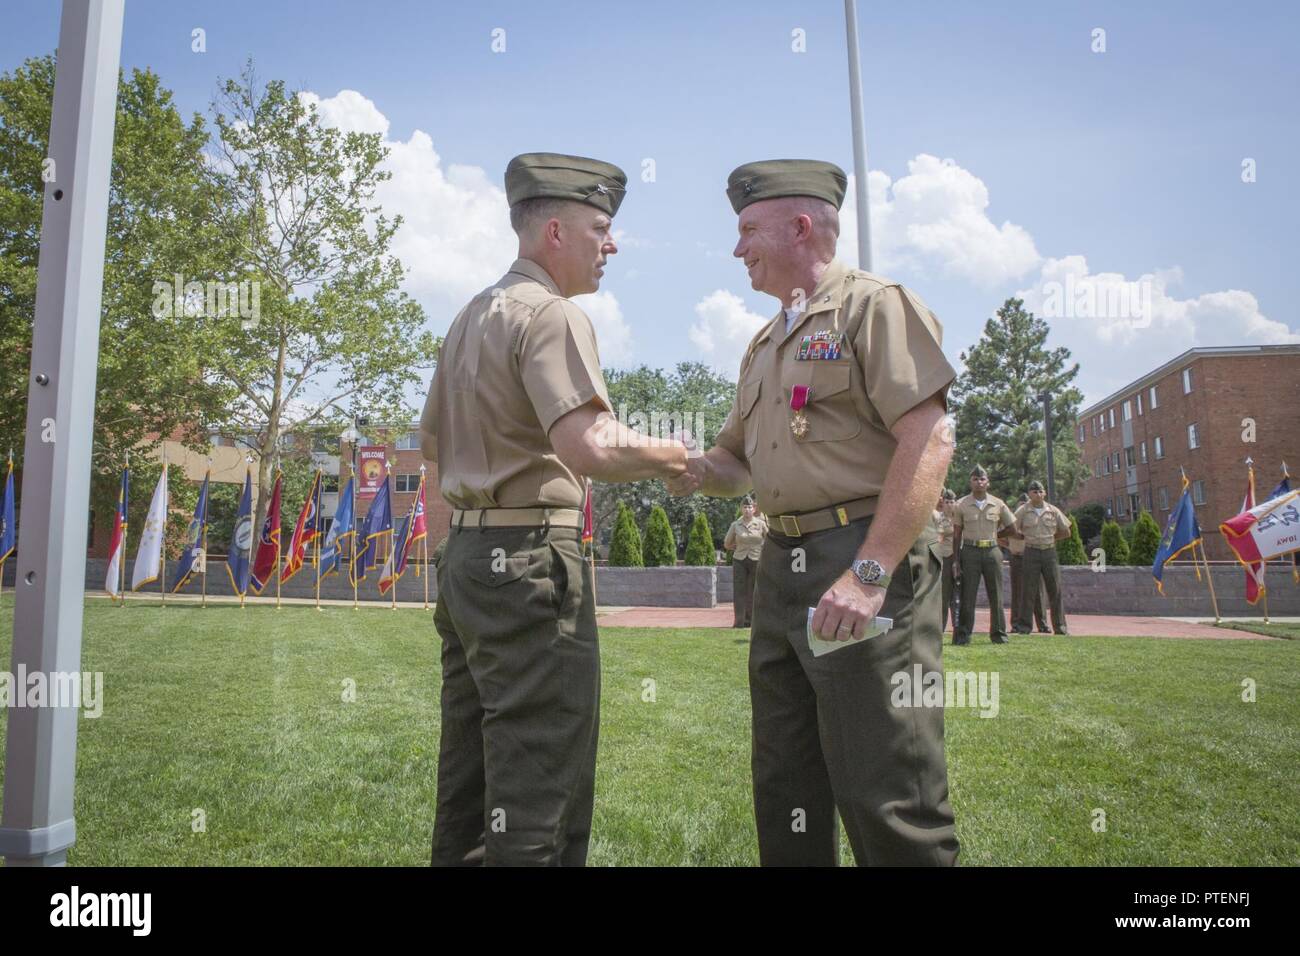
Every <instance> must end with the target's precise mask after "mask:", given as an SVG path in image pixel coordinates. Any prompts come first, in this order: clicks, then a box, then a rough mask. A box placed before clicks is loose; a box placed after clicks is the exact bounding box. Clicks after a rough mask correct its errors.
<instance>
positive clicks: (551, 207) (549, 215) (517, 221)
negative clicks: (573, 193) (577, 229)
mask: <svg viewBox="0 0 1300 956" xmlns="http://www.w3.org/2000/svg"><path fill="white" fill-rule="evenodd" d="M571 202H572V200H568V199H551V198H548V197H545V196H543V197H539V198H537V199H521V200H520V201H519V202H517V203H515V204H514V205H513V206H511V207H510V228H512V229H514V231H515V235H517V236H523V235H524V233H527V232H532V231H533V230H534V229H536V228H537V227H538V226H540V225H541V224H542V223H544V222H548V221H549V220H551V219H555V218H563V215H564V210H565V209H566V208H567V207H568V206H569V205H570V203H571Z"/></svg>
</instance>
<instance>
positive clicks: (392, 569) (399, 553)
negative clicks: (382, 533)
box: [379, 478, 428, 594]
mask: <svg viewBox="0 0 1300 956" xmlns="http://www.w3.org/2000/svg"><path fill="white" fill-rule="evenodd" d="M427 533H428V528H427V527H426V525H425V520H424V479H423V478H421V479H420V489H419V491H418V492H417V493H416V495H415V500H414V501H412V502H411V510H410V511H409V512H408V513H407V515H406V518H405V519H404V520H403V521H402V527H401V530H400V531H399V532H398V533H397V537H396V542H397V543H396V544H394V545H393V548H392V550H391V551H390V552H389V554H388V560H386V561H385V562H384V569H383V570H382V571H381V572H380V573H379V593H380V594H387V593H388V589H389V588H390V587H392V586H393V585H394V584H395V583H396V582H397V581H399V580H401V577H402V575H403V574H405V573H406V565H407V564H408V562H409V561H410V556H411V549H412V548H413V547H414V546H415V543H416V542H417V541H419V540H420V539H421V538H423V537H424V536H425V535H426V534H427Z"/></svg>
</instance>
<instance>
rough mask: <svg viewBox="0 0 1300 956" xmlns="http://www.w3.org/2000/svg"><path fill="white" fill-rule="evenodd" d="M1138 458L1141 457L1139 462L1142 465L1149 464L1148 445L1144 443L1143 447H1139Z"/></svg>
mask: <svg viewBox="0 0 1300 956" xmlns="http://www.w3.org/2000/svg"><path fill="white" fill-rule="evenodd" d="M1138 456H1139V460H1140V461H1141V462H1142V464H1144V465H1145V464H1146V463H1147V443H1146V442H1143V443H1142V444H1141V445H1139V446H1138Z"/></svg>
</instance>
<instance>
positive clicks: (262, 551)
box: [249, 470, 284, 594]
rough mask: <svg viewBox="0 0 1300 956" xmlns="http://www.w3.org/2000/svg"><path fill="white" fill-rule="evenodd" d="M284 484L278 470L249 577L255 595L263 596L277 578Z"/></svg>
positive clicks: (282, 474) (282, 476)
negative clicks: (281, 498) (276, 565)
mask: <svg viewBox="0 0 1300 956" xmlns="http://www.w3.org/2000/svg"><path fill="white" fill-rule="evenodd" d="M283 484H284V473H283V472H281V471H279V470H277V471H276V473H275V485H274V486H273V487H272V489H271V506H270V507H269V508H267V509H266V520H265V521H263V522H262V533H261V534H260V535H258V538H257V554H256V555H254V557H253V571H252V574H251V575H250V577H249V586H250V587H252V589H253V593H254V594H261V593H262V589H263V588H264V587H266V586H267V585H268V584H270V583H271V579H272V578H273V577H275V570H276V568H275V559H276V558H277V557H278V556H279V555H278V553H277V552H278V549H279V546H280V489H281V487H282V486H283Z"/></svg>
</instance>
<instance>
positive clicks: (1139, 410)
mask: <svg viewBox="0 0 1300 956" xmlns="http://www.w3.org/2000/svg"><path fill="white" fill-rule="evenodd" d="M1137 400H1138V414H1139V415H1141V414H1142V393H1141V392H1138V393H1137Z"/></svg>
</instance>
